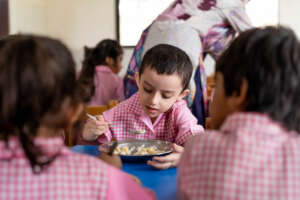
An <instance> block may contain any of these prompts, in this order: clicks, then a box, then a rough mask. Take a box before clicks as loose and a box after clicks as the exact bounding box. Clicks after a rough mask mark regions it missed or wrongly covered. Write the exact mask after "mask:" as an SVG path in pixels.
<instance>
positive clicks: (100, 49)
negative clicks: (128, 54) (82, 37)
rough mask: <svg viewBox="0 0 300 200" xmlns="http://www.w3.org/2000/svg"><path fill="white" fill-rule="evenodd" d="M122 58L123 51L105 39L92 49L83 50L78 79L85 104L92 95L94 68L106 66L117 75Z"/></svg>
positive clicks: (114, 43) (114, 41) (120, 67)
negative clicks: (83, 56) (83, 55)
mask: <svg viewBox="0 0 300 200" xmlns="http://www.w3.org/2000/svg"><path fill="white" fill-rule="evenodd" d="M122 57H123V49H122V47H121V45H120V44H119V43H118V42H117V41H116V40H110V39H105V40H102V41H101V42H99V43H98V44H97V45H96V46H95V47H94V48H92V49H89V48H85V58H84V61H83V66H82V70H81V73H80V77H79V81H80V85H81V87H82V91H83V92H84V96H85V98H84V100H85V102H88V101H89V100H90V98H91V97H92V96H93V94H94V90H95V86H94V73H95V68H96V67H97V66H99V65H106V66H107V67H109V68H110V69H111V70H112V71H113V72H114V73H116V74H117V73H119V72H120V70H121V69H122V64H121V61H122Z"/></svg>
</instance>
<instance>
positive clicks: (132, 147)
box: [101, 140, 173, 162]
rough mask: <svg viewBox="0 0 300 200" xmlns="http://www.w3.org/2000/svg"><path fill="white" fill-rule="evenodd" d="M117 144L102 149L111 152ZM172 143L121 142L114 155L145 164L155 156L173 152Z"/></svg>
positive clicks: (148, 141)
mask: <svg viewBox="0 0 300 200" xmlns="http://www.w3.org/2000/svg"><path fill="white" fill-rule="evenodd" d="M114 143H115V142H110V143H107V144H103V145H102V146H101V149H103V150H105V151H109V149H111V147H112V146H113V144H114ZM172 151H173V150H172V143H171V142H168V141H162V140H120V141H118V142H117V146H116V147H115V149H114V151H113V154H114V155H120V157H121V159H122V161H129V162H131V161H133V162H144V161H147V160H150V159H152V157H153V156H164V155H167V154H170V153H171V152H172Z"/></svg>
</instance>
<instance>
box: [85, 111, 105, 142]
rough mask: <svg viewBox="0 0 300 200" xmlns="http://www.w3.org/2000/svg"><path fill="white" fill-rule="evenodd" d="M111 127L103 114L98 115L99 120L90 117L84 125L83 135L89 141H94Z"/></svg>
mask: <svg viewBox="0 0 300 200" xmlns="http://www.w3.org/2000/svg"><path fill="white" fill-rule="evenodd" d="M108 127H109V124H108V123H107V122H106V121H105V120H104V118H103V116H102V115H100V116H97V120H93V119H88V120H87V122H86V124H85V125H84V127H83V133H82V137H83V139H85V140H87V141H94V140H96V139H97V138H98V137H99V136H100V135H102V134H103V133H104V132H105V131H106V130H107V129H108Z"/></svg>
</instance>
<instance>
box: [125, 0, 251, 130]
mask: <svg viewBox="0 0 300 200" xmlns="http://www.w3.org/2000/svg"><path fill="white" fill-rule="evenodd" d="M246 3H248V0H176V1H174V2H173V3H172V4H171V5H170V6H169V7H168V8H167V9H166V10H165V11H164V12H163V13H162V14H160V15H159V16H158V17H157V18H156V19H155V20H154V22H153V23H152V24H151V25H150V26H149V27H148V28H146V29H145V30H144V31H143V33H142V36H141V38H140V40H139V42H138V44H137V45H136V47H135V50H134V53H133V56H132V58H131V60H130V63H129V66H128V69H127V73H126V75H125V78H124V89H125V96H126V98H128V97H130V96H131V95H132V94H134V93H135V92H136V91H137V87H136V83H135V80H134V74H135V73H136V72H138V71H139V68H140V65H141V60H142V57H143V55H144V54H145V53H146V51H147V50H148V49H150V48H151V47H153V46H155V45H157V44H161V43H166V44H170V45H173V46H176V47H178V48H181V49H182V50H184V51H185V52H186V53H187V54H188V56H189V57H190V59H191V61H192V64H193V66H194V73H193V78H192V80H191V83H190V89H191V93H190V95H189V97H188V99H187V100H188V104H189V105H190V106H191V109H192V112H193V114H194V115H195V116H196V117H197V119H198V123H199V124H202V125H205V116H206V113H207V112H206V111H207V103H206V102H207V97H206V87H205V85H206V76H205V69H204V66H203V61H204V59H205V56H206V55H207V54H210V55H211V56H212V57H213V58H214V59H217V58H218V57H219V56H220V55H221V53H222V52H223V50H224V49H225V48H226V47H227V45H228V44H229V43H230V41H232V39H233V38H234V37H235V36H236V35H237V33H240V32H242V31H244V30H246V29H248V28H251V23H250V20H249V18H248V16H247V14H246V11H245V5H246Z"/></svg>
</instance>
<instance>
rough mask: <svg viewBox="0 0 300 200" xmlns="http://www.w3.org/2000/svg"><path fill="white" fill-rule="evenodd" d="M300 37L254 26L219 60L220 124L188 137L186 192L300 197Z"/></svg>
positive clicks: (181, 186)
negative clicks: (298, 38)
mask: <svg viewBox="0 0 300 200" xmlns="http://www.w3.org/2000/svg"><path fill="white" fill-rule="evenodd" d="M299 94H300V44H299V41H298V40H297V38H296V36H295V34H294V32H293V31H292V30H289V29H287V28H283V27H266V28H255V29H251V30H248V31H246V32H244V33H241V35H240V36H239V37H238V38H237V39H236V40H235V41H234V42H233V43H232V44H231V45H230V47H229V48H228V49H227V50H226V51H225V52H224V54H223V55H222V56H221V58H220V59H219V60H218V61H217V65H216V88H215V93H214V98H213V102H212V104H211V117H212V121H211V122H212V126H213V128H214V129H216V130H215V131H209V132H208V134H201V135H199V136H196V137H193V138H192V139H191V140H190V141H188V142H187V145H186V148H185V152H184V153H183V155H182V160H181V161H180V165H179V169H178V190H179V194H180V197H181V198H180V199H189V200H191V199H211V200H213V199H215V200H217V199H266V200H274V199H291V200H296V199H300V190H299V186H300V168H299V166H300V159H299V157H300V148H299V147H300V137H299V133H300V96H299Z"/></svg>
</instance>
